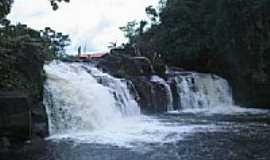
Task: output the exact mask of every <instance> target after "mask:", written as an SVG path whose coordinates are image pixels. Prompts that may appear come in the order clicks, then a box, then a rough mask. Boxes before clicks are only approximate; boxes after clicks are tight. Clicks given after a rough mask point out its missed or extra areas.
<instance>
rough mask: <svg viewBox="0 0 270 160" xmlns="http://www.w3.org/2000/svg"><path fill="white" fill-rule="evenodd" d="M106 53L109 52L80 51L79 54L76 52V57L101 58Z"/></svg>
mask: <svg viewBox="0 0 270 160" xmlns="http://www.w3.org/2000/svg"><path fill="white" fill-rule="evenodd" d="M107 54H110V53H109V52H91V53H81V54H78V57H79V58H80V59H96V58H101V57H103V56H105V55H107Z"/></svg>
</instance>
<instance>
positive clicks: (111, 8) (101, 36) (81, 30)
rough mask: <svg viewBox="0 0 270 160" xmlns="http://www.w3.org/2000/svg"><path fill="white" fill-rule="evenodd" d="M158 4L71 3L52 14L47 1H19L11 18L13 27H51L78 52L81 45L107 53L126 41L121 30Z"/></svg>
mask: <svg viewBox="0 0 270 160" xmlns="http://www.w3.org/2000/svg"><path fill="white" fill-rule="evenodd" d="M157 2H158V0H71V2H70V3H68V4H64V3H63V4H61V5H60V8H59V9H58V10H57V11H52V9H51V6H50V4H49V1H48V0H16V1H15V3H14V5H13V8H12V11H11V14H10V15H9V16H8V18H10V19H11V20H12V22H13V23H18V22H21V23H25V24H28V26H30V27H33V28H35V29H43V28H44V27H47V26H49V27H51V28H53V29H55V30H56V31H61V32H63V33H65V34H69V35H70V37H71V39H72V46H71V47H69V52H72V51H75V50H76V48H77V47H78V46H79V45H80V44H81V45H84V44H87V49H88V50H89V51H90V50H106V49H107V46H108V44H109V42H115V41H117V42H120V43H121V42H123V41H125V39H124V37H123V35H122V33H121V31H120V30H119V27H121V26H124V25H125V24H126V23H127V22H128V21H132V20H134V19H137V20H140V19H146V15H145V7H147V6H149V5H156V4H157Z"/></svg>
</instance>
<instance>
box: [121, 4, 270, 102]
mask: <svg viewBox="0 0 270 160" xmlns="http://www.w3.org/2000/svg"><path fill="white" fill-rule="evenodd" d="M269 8H270V1H268V0H244V1H243V0H167V1H164V0H161V1H160V2H159V7H157V8H154V7H153V6H149V7H147V8H146V13H147V15H148V17H149V19H150V23H149V22H147V21H144V20H142V21H139V22H137V21H132V22H129V23H128V24H127V25H126V26H124V27H121V28H120V29H121V30H122V31H123V32H124V34H125V36H126V37H127V38H128V39H129V42H128V43H126V44H123V46H121V47H120V48H125V50H127V51H129V52H127V53H130V54H133V55H134V54H135V55H142V56H146V57H148V58H150V59H151V60H152V61H153V63H155V64H160V63H162V64H165V65H168V66H174V67H179V68H182V69H185V70H194V71H199V72H210V73H216V74H218V75H221V76H223V77H226V78H227V79H229V80H230V83H231V85H232V86H233V89H234V90H236V94H235V95H234V96H235V98H236V99H237V100H238V101H240V102H241V104H244V105H257V106H263V105H267V104H269V100H268V98H267V95H269V89H270V54H269V52H270V9H269ZM147 23H149V24H147ZM255 90H256V92H255ZM247 99H249V100H250V101H247Z"/></svg>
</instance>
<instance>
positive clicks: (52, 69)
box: [44, 61, 140, 134]
mask: <svg viewBox="0 0 270 160" xmlns="http://www.w3.org/2000/svg"><path fill="white" fill-rule="evenodd" d="M44 70H45V72H46V74H47V80H46V82H45V85H44V88H45V94H44V104H45V106H46V109H47V113H48V119H49V129H50V134H61V133H67V132H76V131H78V130H80V131H82V130H85V131H91V130H95V129H99V128H102V127H104V126H106V125H109V124H113V122H119V120H121V119H123V118H124V117H126V116H138V115H140V109H139V107H138V105H137V103H136V101H135V100H134V98H133V97H132V96H131V95H130V93H129V91H128V87H127V83H126V82H123V81H122V80H120V79H116V78H113V77H111V76H109V75H107V74H104V73H102V72H100V71H99V70H97V69H96V68H94V67H91V66H89V65H87V64H81V63H63V62H58V61H54V62H52V63H50V64H49V65H46V66H45V67H44Z"/></svg>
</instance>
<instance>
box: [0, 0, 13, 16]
mask: <svg viewBox="0 0 270 160" xmlns="http://www.w3.org/2000/svg"><path fill="white" fill-rule="evenodd" d="M12 3H13V0H0V19H1V18H3V17H5V16H6V15H7V14H8V13H9V12H10V9H11V4H12Z"/></svg>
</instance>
